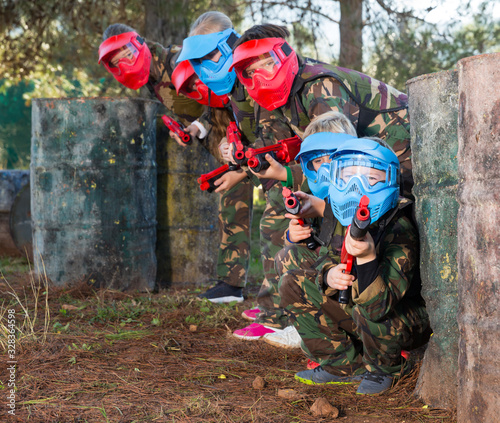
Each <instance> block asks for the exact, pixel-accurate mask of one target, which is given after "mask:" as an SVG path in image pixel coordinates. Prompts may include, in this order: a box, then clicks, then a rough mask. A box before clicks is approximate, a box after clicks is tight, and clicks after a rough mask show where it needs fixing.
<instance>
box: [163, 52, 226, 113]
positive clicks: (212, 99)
mask: <svg viewBox="0 0 500 423" xmlns="http://www.w3.org/2000/svg"><path fill="white" fill-rule="evenodd" d="M172 83H173V84H174V86H175V89H176V91H177V94H179V93H181V94H184V95H185V96H186V97H189V98H192V99H193V100H196V101H197V102H198V103H200V104H203V105H204V106H210V107H217V108H222V107H224V105H225V104H227V103H228V102H229V97H228V96H227V95H225V94H224V95H216V94H214V93H213V92H209V91H210V90H209V88H208V87H207V86H206V85H205V84H204V83H203V82H201V80H200V78H198V75H196V73H195V72H194V69H193V67H192V66H191V63H189V60H184V61H182V62H180V63H179V64H178V65H177V66H176V67H175V69H174V71H173V73H172Z"/></svg>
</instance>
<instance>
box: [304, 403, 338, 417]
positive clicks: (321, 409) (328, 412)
mask: <svg viewBox="0 0 500 423" xmlns="http://www.w3.org/2000/svg"><path fill="white" fill-rule="evenodd" d="M311 413H312V414H313V415H314V416H322V417H332V418H334V419H336V418H337V417H338V416H339V409H338V408H336V407H334V406H333V405H331V404H330V403H329V402H328V401H327V400H326V399H325V398H318V399H317V400H316V401H314V404H313V405H312V407H311Z"/></svg>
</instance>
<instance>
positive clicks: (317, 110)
mask: <svg viewBox="0 0 500 423" xmlns="http://www.w3.org/2000/svg"><path fill="white" fill-rule="evenodd" d="M301 99H302V105H303V106H304V108H305V111H306V113H307V115H308V117H309V119H313V118H314V117H316V116H319V115H322V114H323V113H326V112H329V111H335V112H340V113H344V114H346V115H349V113H348V112H349V110H346V109H349V108H350V107H351V103H352V101H350V97H349V94H348V92H347V90H346V89H345V88H344V87H343V86H342V85H341V84H340V82H338V81H337V80H336V79H335V78H332V77H324V78H317V79H314V80H312V81H311V82H309V83H307V84H306V85H305V86H304V89H303V91H302V95H301ZM346 112H347V113H346Z"/></svg>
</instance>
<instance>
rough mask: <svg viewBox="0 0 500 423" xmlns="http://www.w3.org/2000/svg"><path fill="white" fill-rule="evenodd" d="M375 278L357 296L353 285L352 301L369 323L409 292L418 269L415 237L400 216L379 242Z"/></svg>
mask: <svg viewBox="0 0 500 423" xmlns="http://www.w3.org/2000/svg"><path fill="white" fill-rule="evenodd" d="M377 255H378V257H379V273H378V276H377V278H376V279H375V280H374V281H373V282H372V283H371V284H370V285H369V286H368V287H367V288H366V289H365V290H364V291H363V292H362V293H361V294H359V291H358V287H357V281H355V282H354V284H353V292H352V296H353V301H354V303H355V304H357V305H358V306H359V307H360V309H361V310H362V311H363V314H365V315H366V316H367V317H368V318H369V319H370V320H372V321H375V322H376V321H380V320H382V319H384V317H385V316H386V315H387V314H389V313H390V312H391V311H392V310H394V308H395V307H396V305H397V304H398V302H399V301H401V299H402V298H403V297H404V295H405V293H406V292H407V291H408V290H409V288H410V284H411V282H412V279H413V276H414V273H415V269H416V266H418V234H417V230H416V229H415V227H414V226H413V225H412V224H411V222H410V221H409V219H408V218H406V217H401V218H399V219H397V220H396V221H394V223H393V224H392V225H390V226H389V227H388V228H387V230H386V235H385V237H384V238H383V240H382V241H381V243H380V250H379V253H378V254H377Z"/></svg>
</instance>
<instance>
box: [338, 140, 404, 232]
mask: <svg viewBox="0 0 500 423" xmlns="http://www.w3.org/2000/svg"><path fill="white" fill-rule="evenodd" d="M331 158H332V161H331V163H330V181H331V183H330V187H329V189H328V197H329V200H330V205H331V207H332V211H333V214H334V215H335V217H336V218H337V219H338V221H339V222H340V223H341V224H342V225H343V226H348V225H350V224H351V222H352V218H353V216H354V213H355V211H356V207H357V206H358V204H359V200H360V199H361V197H362V196H363V195H366V196H368V198H369V199H370V204H369V206H368V208H369V209H370V216H371V221H372V222H376V221H377V220H378V219H379V218H380V217H381V216H383V215H384V214H385V213H386V212H388V211H389V210H391V209H393V208H394V207H396V205H397V202H398V197H399V160H398V157H397V156H396V154H394V152H393V151H392V150H390V149H388V148H386V147H384V146H382V145H380V144H379V143H378V142H376V141H372V140H368V139H356V140H355V141H354V142H353V141H348V142H346V143H345V144H342V145H341V146H340V147H339V148H338V150H337V151H336V152H335V153H334V154H333V155H332V157H331Z"/></svg>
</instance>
